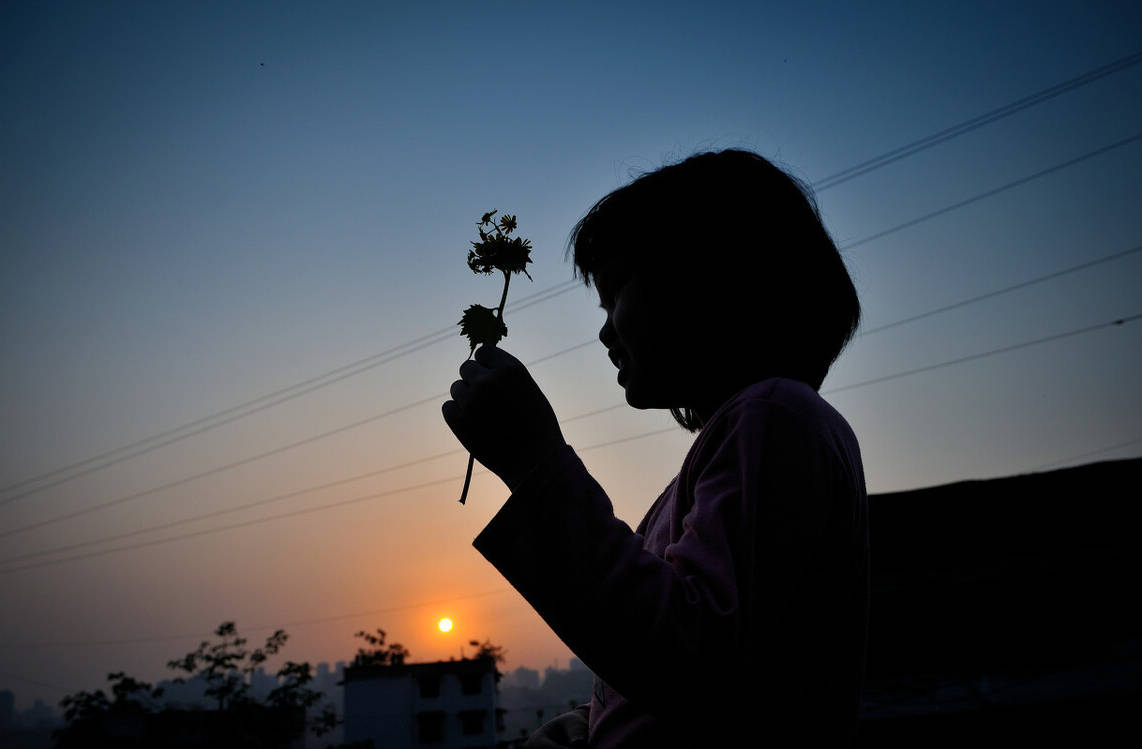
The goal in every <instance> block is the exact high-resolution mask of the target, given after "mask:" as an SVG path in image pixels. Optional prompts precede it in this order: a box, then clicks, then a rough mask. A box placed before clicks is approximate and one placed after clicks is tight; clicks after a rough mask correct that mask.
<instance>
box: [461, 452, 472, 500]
mask: <svg viewBox="0 0 1142 749" xmlns="http://www.w3.org/2000/svg"><path fill="white" fill-rule="evenodd" d="M474 460H475V458H473V457H472V453H468V472H467V473H465V474H464V491H462V492H460V504H464V502H465V500H467V499H468V485H469V484H471V483H472V463H473V461H474Z"/></svg>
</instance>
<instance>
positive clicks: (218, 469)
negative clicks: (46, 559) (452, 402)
mask: <svg viewBox="0 0 1142 749" xmlns="http://www.w3.org/2000/svg"><path fill="white" fill-rule="evenodd" d="M591 343H594V340H593V339H592V340H590V341H585V342H583V343H577V344H575V345H574V346H569V347H567V348H565V349H562V350H560V351H557V352H555V353H554V354H549V355H547V356H544V357H542V358H540V359H536V360H535V361H532V362H529V363H528V366H532V365H534V364H536V363H539V362H542V361H547V360H548V359H551V358H554V357H556V356H560V355H562V354H566V353H569V352H571V351H575V350H576V349H581V348H583V347H584V346H587V345H589V344H591ZM447 397H448V394H447V393H436V394H434V395H430V396H428V397H427V398H421V399H420V400H416V401H413V402H411V403H406V404H404V405H403V406H397V407H396V408H390V409H389V410H387V411H382V412H381V413H379V414H373V415H372V416H368V417H366V418H364V419H358V420H357V421H354V422H352V423H350V424H345V425H343V426H339V427H336V428H335V429H330V430H328V431H325V432H321V433H320V434H314V435H311V436H309V437H305V438H304V439H300V440H297V441H295V442H290V443H289V444H286V445H281V446H279V447H275V448H273V449H271V450H266V451H264V452H261V453H258V454H256V455H250V456H248V457H245V458H241V459H239V460H234V461H231V462H229V463H224V464H222V465H219V466H215V467H214V468H210V469H207V470H205V471H200V472H198V473H194V474H191V475H189V476H183V477H182V478H179V479H175V480H174V481H168V482H167V483H165V484H161V485H159V486H153V487H151V488H149V489H142V490H140V491H137V492H133V493H131V494H127V495H124V496H122V497H117V498H116V499H112V500H108V501H106V502H101V503H99V504H97V505H92V506H90V507H85V508H83V509H80V510H74V511H72V512H68V513H64V514H62V515H56V516H55V517H52V518H49V519H47V520H41V521H39V522H36V523H31V524H29V525H24V526H21V527H19V528H12V529H9V530H6V531H3V532H0V538H7V537H8V536H13V535H16V534H17V533H24V532H26V531H30V530H34V529H36V528H42V527H43V526H45V525H51V524H52V523H58V522H61V521H64V520H71V519H72V518H77V517H81V516H83V515H89V514H91V513H93V512H98V511H99V510H104V509H107V508H108V507H114V506H116V505H121V504H123V503H125V502H133V501H134V500H136V499H142V498H143V497H148V496H150V495H152V494H157V493H158V492H161V491H165V490H167V489H173V488H175V487H178V486H183V485H185V484H189V483H190V482H192V481H196V480H198V479H200V478H205V477H207V476H213V475H215V474H218V473H223V472H225V471H228V470H230V469H232V468H238V467H239V466H244V465H247V464H249V463H253V462H255V461H258V460H262V459H263V458H268V457H270V456H273V455H278V454H280V453H283V452H286V451H288V450H293V449H294V448H297V447H302V446H303V445H308V444H310V443H313V442H317V441H318V440H323V439H325V438H326V437H332V436H333V435H335V434H340V433H341V432H346V431H349V430H350V429H356V428H357V427H360V426H364V425H365V424H370V423H372V422H374V421H379V420H381V419H385V418H388V417H389V416H393V415H395V414H398V413H401V412H403V411H407V410H409V409H411V408H415V407H416V406H422V405H424V404H425V403H430V402H433V401H437V402H439V401H440V399H441V398H447Z"/></svg>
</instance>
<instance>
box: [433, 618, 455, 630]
mask: <svg viewBox="0 0 1142 749" xmlns="http://www.w3.org/2000/svg"><path fill="white" fill-rule="evenodd" d="M436 626H437V627H440V631H441V632H447V631H448V630H450V629H452V620H451V619H441V620H440V622H439V623H438V624H437V625H436Z"/></svg>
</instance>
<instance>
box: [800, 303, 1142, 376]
mask: <svg viewBox="0 0 1142 749" xmlns="http://www.w3.org/2000/svg"><path fill="white" fill-rule="evenodd" d="M1138 318H1142V314H1137V315H1132V316H1130V317H1122V318H1119V319H1117V320H1111V321H1109V322H1103V323H1098V324H1097V325H1088V326H1087V327H1085V328H1078V329H1077V330H1069V331H1067V332H1066V333H1056V334H1055V335H1050V336H1046V337H1045V338H1036V339H1035V340H1033V341H1025V342H1024V343H1016V344H1014V345H1012V346H1004V347H1003V348H998V349H992V350H991V351H985V352H983V353H982V354H971V355H970V356H961V357H960V358H958V359H950V360H948V361H944V362H940V363H939V364H930V365H928V366H926V367H917V368H916V369H909V370H907V371H904V372H897V373H895V374H890V375H884V376H883V377H874V378H873V379H871V380H864V381H862V382H854V383H853V384H851V385H843V386H841V387H836V388H831V389H829V390H827V391H822V393H839V392H841V391H844V390H852V389H854V388H860V387H865V386H866V385H875V384H876V383H878V382H886V381H888V380H895V379H898V378H900V377H908V376H909V375H914V374H919V373H920V372H929V371H931V370H933V369H940V368H942V367H950V366H952V365H953V364H962V363H964V362H969V361H975V360H976V359H983V358H984V357H987V356H995V355H996V354H1005V353H1007V352H1008V351H1015V350H1017V349H1021V348H1027V347H1028V346H1036V345H1038V344H1040V343H1047V342H1048V341H1057V340H1059V339H1060V338H1069V337H1071V336H1076V335H1080V334H1082V333H1091V332H1093V331H1095V330H1101V329H1102V328H1109V327H1113V326H1116V325H1124V324H1126V323H1128V322H1133V321H1134V320H1137V319H1138Z"/></svg>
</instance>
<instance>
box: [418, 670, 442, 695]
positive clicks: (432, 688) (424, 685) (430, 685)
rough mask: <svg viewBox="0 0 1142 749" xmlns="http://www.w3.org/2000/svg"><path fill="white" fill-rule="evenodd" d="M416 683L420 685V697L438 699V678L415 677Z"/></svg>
mask: <svg viewBox="0 0 1142 749" xmlns="http://www.w3.org/2000/svg"><path fill="white" fill-rule="evenodd" d="M417 682H418V683H419V684H420V696H421V697H422V698H427V697H439V696H440V676H439V675H437V676H420V677H417Z"/></svg>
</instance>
